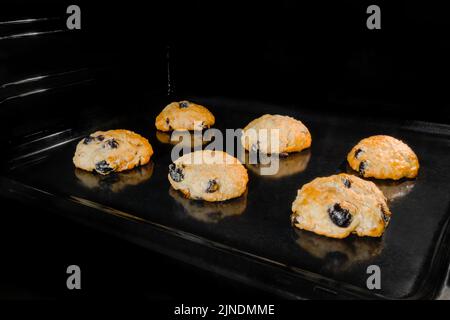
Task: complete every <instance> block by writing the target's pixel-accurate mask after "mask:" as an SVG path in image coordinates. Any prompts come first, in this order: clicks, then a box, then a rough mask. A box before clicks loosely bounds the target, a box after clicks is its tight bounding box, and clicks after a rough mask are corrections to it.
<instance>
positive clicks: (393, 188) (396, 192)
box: [343, 163, 416, 202]
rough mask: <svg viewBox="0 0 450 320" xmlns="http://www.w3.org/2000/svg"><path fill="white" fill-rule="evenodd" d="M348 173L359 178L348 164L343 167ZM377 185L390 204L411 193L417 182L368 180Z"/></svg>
mask: <svg viewBox="0 0 450 320" xmlns="http://www.w3.org/2000/svg"><path fill="white" fill-rule="evenodd" d="M343 166H344V168H345V171H346V173H348V174H351V175H354V176H358V177H359V174H358V173H357V172H356V171H355V170H353V169H352V168H351V167H350V166H349V165H348V164H347V163H346V164H344V165H343ZM366 180H369V181H372V182H373V183H375V184H376V186H377V187H378V188H379V189H380V190H381V192H383V194H384V196H385V197H386V199H387V200H388V201H389V202H393V201H395V200H398V199H400V198H403V197H404V196H406V195H407V194H408V193H410V192H411V191H412V190H413V188H414V186H415V184H416V180H415V179H414V180H411V179H401V180H379V179H367V178H366Z"/></svg>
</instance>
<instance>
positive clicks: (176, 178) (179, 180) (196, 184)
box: [168, 150, 248, 202]
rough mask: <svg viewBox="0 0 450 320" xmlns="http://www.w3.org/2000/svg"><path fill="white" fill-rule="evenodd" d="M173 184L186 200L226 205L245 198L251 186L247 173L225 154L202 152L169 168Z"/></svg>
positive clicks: (169, 176) (193, 154)
mask: <svg viewBox="0 0 450 320" xmlns="http://www.w3.org/2000/svg"><path fill="white" fill-rule="evenodd" d="M168 178H169V182H170V184H171V185H172V187H173V188H174V189H175V190H180V191H181V192H182V193H183V194H184V195H185V196H186V198H189V199H194V200H205V201H211V202H213V201H224V200H228V199H232V198H237V197H239V196H241V195H242V194H243V193H244V192H245V190H246V188H247V182H248V175H247V169H245V167H244V166H243V165H242V164H241V162H240V161H239V160H238V159H236V158H234V157H232V156H230V155H229V154H227V153H225V152H223V151H212V150H200V151H195V152H192V153H188V154H185V155H184V156H182V157H180V158H178V159H177V160H176V161H175V162H174V163H172V164H171V165H170V166H169V175H168Z"/></svg>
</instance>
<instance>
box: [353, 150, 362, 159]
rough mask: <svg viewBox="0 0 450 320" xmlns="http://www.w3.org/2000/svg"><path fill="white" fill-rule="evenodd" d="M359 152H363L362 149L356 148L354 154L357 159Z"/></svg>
mask: <svg viewBox="0 0 450 320" xmlns="http://www.w3.org/2000/svg"><path fill="white" fill-rule="evenodd" d="M361 152H363V151H362V149H356V151H355V155H354V157H355V159H358V157H359V155H360V154H361Z"/></svg>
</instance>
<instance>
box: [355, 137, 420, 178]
mask: <svg viewBox="0 0 450 320" xmlns="http://www.w3.org/2000/svg"><path fill="white" fill-rule="evenodd" d="M347 161H348V163H349V164H350V167H351V168H352V169H353V170H356V171H358V172H359V174H360V175H361V176H362V177H364V178H376V179H393V180H399V179H401V178H415V177H416V176H417V174H418V172H419V160H418V159H417V156H416V154H415V153H414V151H412V150H411V148H410V147H409V146H408V145H406V144H405V143H403V142H402V141H400V140H398V139H395V138H393V137H390V136H384V135H379V136H372V137H369V138H365V139H363V140H361V141H360V142H359V143H358V144H357V145H356V146H354V147H353V149H352V150H351V151H350V152H349V153H348V155H347Z"/></svg>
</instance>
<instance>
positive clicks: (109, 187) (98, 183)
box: [75, 162, 153, 192]
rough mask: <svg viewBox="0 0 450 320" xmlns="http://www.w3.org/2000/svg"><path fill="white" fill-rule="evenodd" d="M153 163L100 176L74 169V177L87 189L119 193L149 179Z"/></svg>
mask: <svg viewBox="0 0 450 320" xmlns="http://www.w3.org/2000/svg"><path fill="white" fill-rule="evenodd" d="M152 174H153V162H150V163H148V164H146V165H145V166H140V167H137V168H134V169H132V170H128V171H123V172H115V173H111V174H108V175H100V174H96V173H93V172H89V171H85V170H81V169H78V168H76V169H75V176H76V177H77V178H78V180H79V181H80V182H81V184H82V185H83V186H85V187H87V188H89V189H99V190H103V191H110V192H119V191H122V190H123V189H124V188H126V187H128V186H136V185H138V184H141V183H143V182H144V181H147V180H148V179H150V178H151V176H152Z"/></svg>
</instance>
